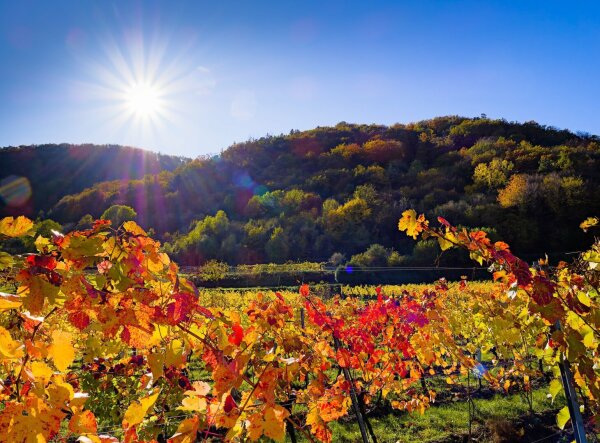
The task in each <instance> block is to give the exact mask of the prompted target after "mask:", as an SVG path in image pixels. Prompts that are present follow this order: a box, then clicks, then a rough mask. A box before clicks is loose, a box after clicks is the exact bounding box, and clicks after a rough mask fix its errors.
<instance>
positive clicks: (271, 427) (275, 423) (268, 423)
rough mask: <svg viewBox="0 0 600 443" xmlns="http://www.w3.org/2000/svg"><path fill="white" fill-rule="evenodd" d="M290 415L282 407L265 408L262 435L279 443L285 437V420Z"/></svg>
mask: <svg viewBox="0 0 600 443" xmlns="http://www.w3.org/2000/svg"><path fill="white" fill-rule="evenodd" d="M288 415H290V413H289V412H288V411H287V409H285V408H284V407H282V406H279V405H275V406H273V407H272V408H270V407H267V409H266V411H265V423H264V425H263V426H264V428H263V430H264V433H265V435H266V436H267V437H269V438H272V439H273V440H277V441H281V440H283V438H284V437H285V419H286V418H287V416H288Z"/></svg>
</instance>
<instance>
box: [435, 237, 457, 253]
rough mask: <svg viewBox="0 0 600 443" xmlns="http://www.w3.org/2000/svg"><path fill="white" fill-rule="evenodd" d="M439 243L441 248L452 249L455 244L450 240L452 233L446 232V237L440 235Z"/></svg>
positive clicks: (443, 249)
mask: <svg viewBox="0 0 600 443" xmlns="http://www.w3.org/2000/svg"><path fill="white" fill-rule="evenodd" d="M437 239H438V243H439V245H440V249H441V250H442V251H445V250H446V249H450V248H451V247H452V246H454V244H453V243H452V242H451V241H450V234H449V233H446V235H445V236H444V237H442V236H440V237H438V238H437Z"/></svg>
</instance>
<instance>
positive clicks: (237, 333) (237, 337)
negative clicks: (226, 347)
mask: <svg viewBox="0 0 600 443" xmlns="http://www.w3.org/2000/svg"><path fill="white" fill-rule="evenodd" d="M231 329H233V332H232V333H231V334H230V335H229V337H228V340H229V343H231V344H233V345H236V346H239V345H240V343H241V342H242V339H243V338H244V330H243V329H242V327H241V326H240V325H239V323H234V325H233V326H232V327H231Z"/></svg>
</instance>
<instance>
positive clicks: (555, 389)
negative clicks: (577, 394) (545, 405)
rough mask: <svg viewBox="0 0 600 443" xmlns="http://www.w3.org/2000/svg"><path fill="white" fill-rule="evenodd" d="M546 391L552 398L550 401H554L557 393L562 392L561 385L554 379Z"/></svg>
mask: <svg viewBox="0 0 600 443" xmlns="http://www.w3.org/2000/svg"><path fill="white" fill-rule="evenodd" d="M548 390H549V392H550V395H551V396H552V401H554V399H555V398H556V396H557V395H558V393H559V392H560V391H562V383H561V382H560V381H558V380H557V379H554V380H552V381H551V382H550V388H549V389H548Z"/></svg>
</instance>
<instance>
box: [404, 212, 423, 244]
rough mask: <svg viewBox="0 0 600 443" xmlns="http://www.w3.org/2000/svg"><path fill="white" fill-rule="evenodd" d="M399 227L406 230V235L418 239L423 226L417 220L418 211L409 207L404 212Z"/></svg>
mask: <svg viewBox="0 0 600 443" xmlns="http://www.w3.org/2000/svg"><path fill="white" fill-rule="evenodd" d="M398 229H399V230H400V231H406V235H408V236H410V237H412V238H413V239H415V240H416V239H417V236H418V235H419V232H421V227H420V225H419V222H418V221H417V213H416V211H415V210H414V209H408V210H406V211H404V212H403V213H402V218H401V219H400V221H399V222H398Z"/></svg>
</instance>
